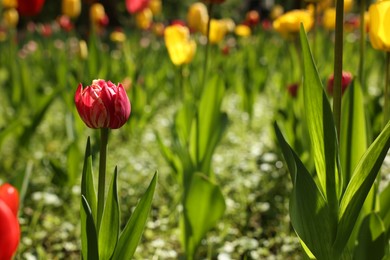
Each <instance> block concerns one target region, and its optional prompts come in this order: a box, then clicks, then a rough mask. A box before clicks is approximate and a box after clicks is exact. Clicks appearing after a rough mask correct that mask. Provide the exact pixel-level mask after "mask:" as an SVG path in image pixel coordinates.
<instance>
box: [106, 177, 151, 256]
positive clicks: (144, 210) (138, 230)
mask: <svg viewBox="0 0 390 260" xmlns="http://www.w3.org/2000/svg"><path fill="white" fill-rule="evenodd" d="M157 176H158V174H157V172H156V173H155V174H154V177H153V179H152V181H151V182H150V185H149V187H148V189H147V190H146V192H145V193H144V195H143V196H142V198H141V199H140V201H139V202H138V205H137V207H136V208H135V210H134V212H133V214H131V217H130V219H129V221H128V222H127V224H126V226H125V228H124V230H123V231H122V233H121V234H120V236H119V241H118V244H117V246H116V249H115V252H114V255H113V259H131V258H132V257H133V254H134V252H135V250H136V248H137V245H138V243H139V241H140V239H141V236H142V233H143V230H144V227H145V224H146V220H147V218H148V215H149V212H150V208H151V206H152V199H153V195H154V190H155V188H156V183H157Z"/></svg>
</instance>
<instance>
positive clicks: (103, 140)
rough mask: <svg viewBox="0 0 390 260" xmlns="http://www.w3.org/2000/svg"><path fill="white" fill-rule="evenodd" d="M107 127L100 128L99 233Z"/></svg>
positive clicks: (102, 206) (102, 202)
mask: <svg viewBox="0 0 390 260" xmlns="http://www.w3.org/2000/svg"><path fill="white" fill-rule="evenodd" d="M108 130H109V129H108V128H101V129H100V158H99V183H98V202H97V231H98V233H99V229H100V223H101V221H102V216H103V209H104V200H105V199H104V197H105V187H106V162H107V143H108Z"/></svg>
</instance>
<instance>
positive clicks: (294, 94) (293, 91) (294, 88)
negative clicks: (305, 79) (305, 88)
mask: <svg viewBox="0 0 390 260" xmlns="http://www.w3.org/2000/svg"><path fill="white" fill-rule="evenodd" d="M298 88H299V84H298V83H293V84H290V85H288V86H287V91H288V93H289V94H290V96H291V97H293V98H295V97H297V94H298Z"/></svg>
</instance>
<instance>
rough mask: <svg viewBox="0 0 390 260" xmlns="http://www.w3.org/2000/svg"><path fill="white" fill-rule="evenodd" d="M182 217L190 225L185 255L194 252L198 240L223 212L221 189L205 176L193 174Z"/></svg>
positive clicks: (223, 204) (223, 201)
mask: <svg viewBox="0 0 390 260" xmlns="http://www.w3.org/2000/svg"><path fill="white" fill-rule="evenodd" d="M183 206H184V212H183V214H184V218H185V221H187V224H188V225H189V226H190V230H188V231H189V232H186V236H187V237H186V244H187V250H186V254H187V256H191V255H193V254H194V253H195V251H196V248H197V247H198V245H199V243H200V241H201V240H202V239H203V238H204V237H205V235H206V233H207V232H208V231H209V230H210V229H211V228H213V227H214V226H215V225H216V224H217V223H218V221H219V220H220V219H221V217H222V216H223V214H224V212H225V208H226V205H225V199H224V197H223V195H222V192H221V189H220V188H219V186H218V185H217V184H215V183H212V182H211V181H210V180H209V179H208V178H207V177H206V176H204V175H202V174H200V173H196V174H194V176H193V178H192V181H191V184H190V187H189V190H188V191H187V193H186V197H185V201H184V205H183Z"/></svg>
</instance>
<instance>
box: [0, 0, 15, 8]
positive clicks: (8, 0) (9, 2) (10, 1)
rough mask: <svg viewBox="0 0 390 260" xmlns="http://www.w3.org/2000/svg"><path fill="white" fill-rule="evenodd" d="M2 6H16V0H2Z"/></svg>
mask: <svg viewBox="0 0 390 260" xmlns="http://www.w3.org/2000/svg"><path fill="white" fill-rule="evenodd" d="M2 2H3V8H16V7H18V1H17V0H3V1H2Z"/></svg>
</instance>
